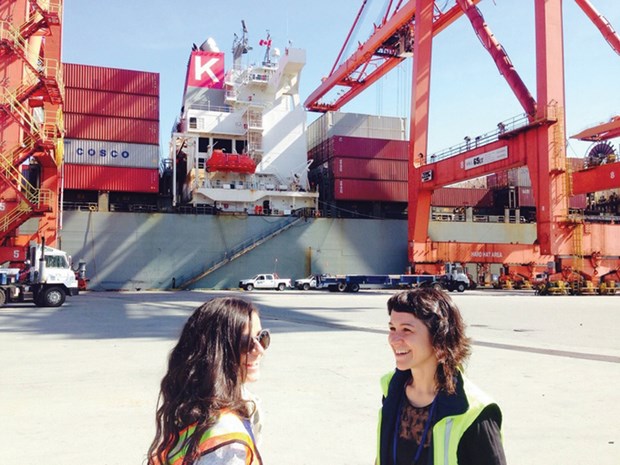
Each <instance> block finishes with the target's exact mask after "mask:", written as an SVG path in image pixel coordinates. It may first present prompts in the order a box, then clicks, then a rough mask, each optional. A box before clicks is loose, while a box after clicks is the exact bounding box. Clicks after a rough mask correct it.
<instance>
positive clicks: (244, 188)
mask: <svg viewBox="0 0 620 465" xmlns="http://www.w3.org/2000/svg"><path fill="white" fill-rule="evenodd" d="M261 45H263V46H264V47H265V49H266V52H265V58H264V59H263V61H262V63H260V64H258V65H242V63H241V62H242V57H243V54H245V53H246V52H247V50H248V49H249V47H248V46H247V38H246V31H245V25H244V33H243V37H242V38H236V40H235V43H234V44H233V57H234V62H233V67H232V69H230V70H229V71H228V72H225V70H224V53H222V52H220V51H219V50H218V49H217V47H216V46H215V44H214V41H213V40H212V39H209V40H207V41H206V42H205V43H204V44H203V45H201V46H200V47H195V46H194V47H193V50H192V53H191V55H190V60H189V64H188V73H187V78H186V84H185V93H184V97H183V107H182V110H181V116H180V120H179V122H178V124H176V126H175V132H173V134H172V141H171V158H172V159H173V160H176V164H175V168H176V176H175V179H176V180H177V181H176V182H175V188H176V190H177V192H176V194H177V195H176V197H177V199H179V200H180V202H181V203H189V204H192V205H196V206H198V205H208V206H212V207H214V208H215V209H217V211H218V212H247V213H249V214H290V213H292V212H295V211H299V210H301V209H309V210H315V209H316V203H317V199H318V193H317V192H312V191H311V189H310V186H309V184H308V176H307V171H308V162H307V140H306V114H305V110H304V108H303V106H302V105H301V102H300V98H299V77H300V74H301V70H302V68H303V66H304V64H305V61H306V54H305V51H304V50H302V49H296V48H287V49H285V51H284V53H283V54H282V56H280V53H279V51H277V50H276V49H272V48H271V39H270V38H269V37H268V39H267V40H261Z"/></svg>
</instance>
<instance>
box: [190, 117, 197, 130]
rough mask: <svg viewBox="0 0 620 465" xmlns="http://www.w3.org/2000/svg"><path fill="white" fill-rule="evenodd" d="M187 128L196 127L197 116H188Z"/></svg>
mask: <svg viewBox="0 0 620 465" xmlns="http://www.w3.org/2000/svg"><path fill="white" fill-rule="evenodd" d="M189 128H190V129H198V118H196V117H195V116H192V117H190V118H189Z"/></svg>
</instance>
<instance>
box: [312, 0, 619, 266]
mask: <svg viewBox="0 0 620 465" xmlns="http://www.w3.org/2000/svg"><path fill="white" fill-rule="evenodd" d="M575 1H576V2H577V4H578V5H579V7H580V8H581V9H582V10H583V11H584V12H585V13H586V15H587V16H588V17H589V18H590V19H591V20H592V21H593V22H594V24H595V25H596V26H597V28H598V29H599V30H600V31H601V32H602V34H603V36H604V37H605V39H606V40H607V41H608V42H609V44H610V45H611V47H612V48H613V49H614V50H615V51H616V52H618V53H620V40H619V39H618V35H617V34H616V33H615V31H614V30H613V28H612V27H611V25H610V24H609V22H607V20H606V19H605V18H604V17H602V16H601V15H600V14H598V12H596V10H594V7H593V6H592V5H591V4H590V3H589V2H588V1H587V0H575ZM364 3H365V2H364ZM401 3H402V2H399V4H398V6H400V5H401ZM476 3H478V1H476V0H456V4H455V5H454V6H452V7H451V8H450V9H449V10H447V11H446V13H444V14H438V13H437V9H436V5H435V2H434V1H433V0H411V1H409V2H407V3H406V4H404V5H403V6H402V8H400V9H398V8H397V9H396V10H395V11H394V12H393V14H392V15H391V17H390V18H389V19H387V17H388V13H386V17H385V18H384V22H383V23H382V24H381V25H379V26H376V27H375V31H374V32H373V34H372V35H371V36H370V38H369V39H368V40H367V41H366V42H365V43H363V44H361V45H360V46H359V47H358V49H357V50H356V51H355V52H354V53H353V54H352V55H351V57H349V58H348V59H347V60H345V61H344V62H343V63H342V64H341V65H340V66H338V67H336V66H334V69H332V73H331V74H330V76H329V77H327V78H326V79H325V80H324V81H323V82H322V84H321V85H320V86H319V87H318V88H317V89H316V90H315V91H314V92H312V93H311V94H310V96H309V97H308V99H307V100H306V102H305V106H306V108H307V109H308V110H312V111H321V112H324V111H332V110H338V109H339V108H341V106H342V105H344V104H345V103H347V102H348V101H350V100H351V99H352V98H353V97H355V96H356V95H358V94H359V93H360V92H362V91H363V90H364V89H366V88H368V86H370V85H371V84H372V83H374V82H375V81H376V80H378V79H379V78H380V77H382V76H383V75H385V74H386V73H387V72H388V71H389V70H390V69H392V68H393V67H394V66H396V64H398V63H400V62H401V61H402V60H404V59H405V56H404V55H403V54H400V55H399V54H398V53H396V51H397V50H398V49H397V50H394V49H392V53H388V54H385V53H384V51H385V49H386V44H387V45H391V44H393V43H395V42H397V41H395V40H394V37H395V36H398V35H399V34H401V35H402V31H403V30H408V31H413V56H414V63H413V92H412V102H411V107H412V108H411V120H410V134H411V137H410V148H409V161H410V163H409V199H408V204H409V209H408V223H409V225H408V258H409V261H410V263H411V264H412V267H415V268H416V269H418V270H422V269H425V270H433V271H435V270H437V269H438V268H439V267H440V266H441V264H442V263H443V262H445V261H461V262H466V263H467V262H478V263H497V262H499V263H505V264H507V263H514V264H533V263H535V264H546V263H548V262H550V261H555V262H556V263H557V264H559V265H560V266H562V267H574V266H576V263H580V265H579V267H580V268H582V269H583V268H584V265H583V264H582V262H583V258H584V257H589V258H590V260H589V261H588V262H587V263H586V264H585V268H586V269H587V271H588V272H591V273H592V274H593V275H596V274H597V273H598V272H602V271H606V270H609V269H615V268H618V267H619V266H620V262H619V260H618V258H617V257H618V256H620V241H618V240H617V239H615V238H616V237H619V235H618V233H619V232H620V229H619V226H618V225H609V224H588V225H587V227H586V225H584V223H583V221H582V220H581V219H580V218H577V217H573V216H569V215H568V197H569V195H570V194H572V193H576V192H575V190H574V189H573V182H572V181H573V176H572V175H571V173H569V172H568V170H567V165H566V152H565V139H566V137H565V116H564V114H565V112H564V107H565V98H564V66H563V57H564V49H563V37H562V27H563V21H562V0H535V31H536V51H535V52H536V86H537V89H536V90H537V92H536V95H537V98H536V99H534V98H533V97H532V95H531V93H530V92H529V91H528V90H527V88H526V86H525V85H524V84H523V81H522V80H521V79H520V77H519V75H518V73H517V72H516V70H515V69H514V67H513V66H512V63H511V62H510V60H509V58H508V56H507V54H506V52H505V51H504V49H503V48H502V46H501V44H500V43H499V42H498V41H497V40H496V39H495V38H494V36H493V34H492V33H491V31H490V29H489V28H488V26H487V25H486V23H485V22H484V19H483V17H482V14H481V13H480V11H479V10H478V9H477V7H476V6H475V5H476ZM390 6H391V2H390ZM463 14H465V15H466V16H467V17H468V19H469V20H470V22H471V24H472V27H473V28H474V31H475V32H476V34H477V35H478V37H479V38H480V40H481V42H482V44H483V46H484V47H485V48H486V49H487V51H488V52H489V54H490V55H491V57H492V59H493V60H494V61H495V63H496V65H497V67H498V69H499V72H500V74H502V75H503V76H504V78H505V80H506V82H507V84H508V85H509V87H510V88H511V90H512V91H513V93H514V94H515V96H516V98H517V99H518V101H519V103H520V104H521V106H522V107H523V109H524V111H525V113H526V114H527V117H528V121H527V124H525V125H523V126H521V127H518V128H514V129H513V130H511V131H506V132H504V131H498V134H497V139H496V140H492V141H491V142H489V143H487V144H485V145H480V146H477V147H475V148H473V149H469V147H467V150H465V151H463V152H462V153H460V154H458V155H456V156H453V157H451V158H447V159H444V160H436V161H435V160H428V159H427V143H428V123H429V98H430V78H431V66H430V65H431V58H432V45H433V37H434V36H435V35H436V34H437V33H439V32H441V30H443V29H444V28H445V27H447V26H449V25H450V24H451V23H452V22H453V21H454V20H455V19H456V18H458V17H459V16H461V15H463ZM358 16H359V14H358ZM404 28H405V29H404ZM348 37H350V34H349V36H348ZM347 39H348V38H347ZM345 46H346V44H345ZM401 48H402V47H401ZM343 49H344V47H343ZM341 54H342V51H341V52H340V55H341ZM340 55H339V57H340ZM377 61H379V62H378V63H376V62H377ZM373 64H374V65H373ZM371 65H373V66H371ZM369 68H370V69H371V71H370V72H369V71H368V70H369ZM336 86H341V87H343V88H344V89H345V90H346V91H345V92H344V94H343V95H342V96H340V97H339V98H338V99H337V100H336V101H335V102H332V103H322V102H321V101H320V100H321V98H323V97H324V96H326V95H327V94H328V92H330V91H331V90H333V89H334V88H335V87H336ZM611 126H612V127H611V128H610V130H611V131H614V132H612V134H617V132H615V131H618V124H617V122H613V124H612V125H611ZM599 129H601V128H599ZM499 132H501V134H500V133H499ZM429 161H431V162H430V163H429ZM518 166H527V167H528V170H529V173H530V178H531V180H532V188H533V192H534V197H535V199H536V211H537V221H536V225H537V226H536V227H537V241H536V243H534V244H486V243H462V242H460V243H459V242H434V241H432V240H430V238H429V237H428V226H429V216H430V215H429V213H430V199H431V196H432V193H433V191H434V190H435V189H437V188H440V187H442V186H445V185H448V184H452V183H456V182H459V181H464V180H467V179H473V178H476V177H479V176H483V175H485V174H490V173H495V172H498V171H502V170H505V169H508V168H512V167H518ZM617 166H620V165H616V166H612V165H608V166H605V167H599V168H597V170H589V171H586V172H582V173H579V176H580V177H581V179H580V180H579V183H578V189H579V191H578V192H581V190H582V189H588V188H590V187H591V186H601V178H600V177H599V176H600V175H603V176H606V178H605V183H604V185H605V188H612V187H613V188H616V187H620V176H616V175H615V171H616V170H617ZM604 170H607V171H609V172H605V173H603V172H602V171H604ZM612 171H613V172H612ZM600 188H601V187H598V189H600Z"/></svg>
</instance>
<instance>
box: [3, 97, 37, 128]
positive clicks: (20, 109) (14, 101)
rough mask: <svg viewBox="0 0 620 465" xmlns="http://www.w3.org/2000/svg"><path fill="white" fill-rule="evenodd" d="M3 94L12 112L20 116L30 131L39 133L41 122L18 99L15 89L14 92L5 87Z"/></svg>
mask: <svg viewBox="0 0 620 465" xmlns="http://www.w3.org/2000/svg"><path fill="white" fill-rule="evenodd" d="M3 96H4V100H5V102H6V103H7V104H8V105H9V107H10V110H11V112H13V113H14V114H16V115H17V116H19V118H20V119H21V121H22V122H23V124H24V125H26V127H27V130H28V132H29V133H30V134H38V133H39V124H38V123H37V121H36V120H35V119H34V117H33V116H32V115H31V114H30V112H29V111H28V109H27V108H26V107H25V106H24V105H23V104H22V103H21V102H20V101H19V100H18V98H17V95H16V94H15V93H14V91H13V92H12V91H10V90H8V89H5V91H4V94H3Z"/></svg>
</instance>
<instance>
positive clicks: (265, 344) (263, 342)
mask: <svg viewBox="0 0 620 465" xmlns="http://www.w3.org/2000/svg"><path fill="white" fill-rule="evenodd" d="M254 344H259V345H260V346H261V347H262V348H263V350H267V349H268V348H269V345H270V344H271V333H270V332H269V330H268V329H263V330H262V331H261V332H260V333H258V334H257V335H256V336H254V337H253V338H252V347H251V348H250V351H252V350H253V349H254Z"/></svg>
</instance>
